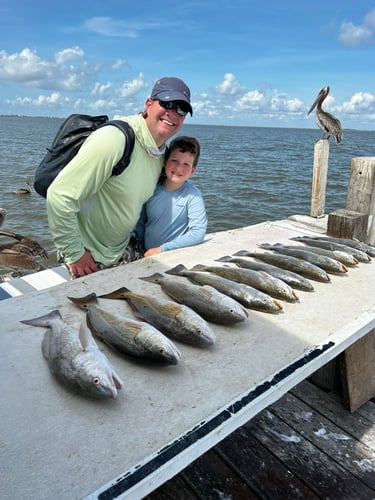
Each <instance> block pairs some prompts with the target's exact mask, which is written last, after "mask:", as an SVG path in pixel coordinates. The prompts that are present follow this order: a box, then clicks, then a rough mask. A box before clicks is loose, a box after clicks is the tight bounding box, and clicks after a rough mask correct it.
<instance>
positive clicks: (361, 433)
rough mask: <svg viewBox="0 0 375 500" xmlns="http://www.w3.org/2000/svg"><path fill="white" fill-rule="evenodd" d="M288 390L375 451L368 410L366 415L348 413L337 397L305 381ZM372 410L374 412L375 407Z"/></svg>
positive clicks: (372, 427) (373, 434)
mask: <svg viewBox="0 0 375 500" xmlns="http://www.w3.org/2000/svg"><path fill="white" fill-rule="evenodd" d="M290 392H291V394H293V395H294V396H295V397H297V398H299V399H300V400H302V401H303V402H304V403H306V404H308V405H309V406H310V407H311V408H313V409H314V410H315V411H317V412H319V413H320V414H321V415H323V416H324V417H326V418H327V419H329V420H330V421H331V422H334V423H335V424H336V425H337V426H339V427H341V428H342V429H343V430H344V431H345V432H348V433H349V434H351V435H352V436H354V437H355V438H356V439H358V441H361V442H362V443H363V444H365V445H367V446H369V447H370V448H372V449H373V450H374V453H375V427H374V422H373V421H371V420H369V419H368V418H367V416H368V415H370V413H371V412H370V411H368V412H367V413H368V415H367V416H366V415H361V414H359V412H356V413H350V412H349V411H348V410H347V409H346V408H344V406H343V403H342V401H341V400H340V399H339V398H334V397H333V395H332V394H327V393H325V392H323V391H321V390H319V389H318V387H316V386H315V385H314V384H310V383H309V382H307V381H304V382H301V383H300V384H298V385H297V386H296V387H294V389H292V390H291V391H290ZM370 404H372V403H370ZM372 410H373V413H375V407H373V408H372Z"/></svg>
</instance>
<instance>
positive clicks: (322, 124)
mask: <svg viewBox="0 0 375 500" xmlns="http://www.w3.org/2000/svg"><path fill="white" fill-rule="evenodd" d="M328 94H329V87H328V86H327V87H323V88H322V89H320V91H319V94H318V96H317V98H316V99H315V101H314V103H313V105H312V106H311V108H310V109H309V112H308V113H307V114H308V115H309V114H310V113H311V111H312V110H313V109H314V108H315V106H316V123H317V124H318V127H319V128H320V129H321V130H323V138H324V135H325V134H327V135H328V137H327V139H328V138H329V137H330V136H332V137H333V138H334V139H335V142H336V144H338V143H339V142H341V140H342V138H343V136H344V134H343V132H342V127H341V123H340V120H338V119H337V118H335V117H334V116H332V115H331V114H330V113H327V111H323V109H322V103H323V101H324V99H325V98H326V97H327V95H328Z"/></svg>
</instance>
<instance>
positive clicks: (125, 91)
mask: <svg viewBox="0 0 375 500" xmlns="http://www.w3.org/2000/svg"><path fill="white" fill-rule="evenodd" d="M148 87H149V85H148V84H147V83H145V81H144V74H143V73H139V75H138V77H137V78H134V80H131V81H130V82H124V83H123V84H122V86H121V88H120V90H119V94H120V96H121V97H125V98H129V97H132V96H134V95H135V94H137V93H138V92H139V91H140V90H143V89H146V88H148Z"/></svg>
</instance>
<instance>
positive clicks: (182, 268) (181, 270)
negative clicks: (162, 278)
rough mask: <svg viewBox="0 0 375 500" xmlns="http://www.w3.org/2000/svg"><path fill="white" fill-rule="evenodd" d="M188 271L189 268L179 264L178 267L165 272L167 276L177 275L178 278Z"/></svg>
mask: <svg viewBox="0 0 375 500" xmlns="http://www.w3.org/2000/svg"><path fill="white" fill-rule="evenodd" d="M185 271H187V268H186V267H185V266H184V265H183V264H178V265H177V266H176V267H173V268H172V269H169V270H168V271H165V273H166V274H175V275H177V276H184V272H185Z"/></svg>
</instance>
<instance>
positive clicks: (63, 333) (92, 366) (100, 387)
mask: <svg viewBox="0 0 375 500" xmlns="http://www.w3.org/2000/svg"><path fill="white" fill-rule="evenodd" d="M21 323H24V324H26V325H32V326H41V327H44V328H48V330H47V332H46V333H45V335H44V337H43V341H42V352H43V355H44V357H45V358H46V359H47V360H48V365H49V369H50V371H51V373H52V375H54V376H55V377H56V379H58V380H59V381H60V382H62V383H63V384H65V385H67V386H69V387H70V388H72V389H74V390H75V391H77V392H81V393H83V394H85V395H89V396H93V397H97V398H102V399H104V398H117V394H118V389H121V388H122V387H123V381H122V380H121V378H120V376H119V375H118V374H117V373H116V371H115V370H114V368H113V367H112V365H111V364H110V362H109V360H108V358H107V357H106V356H105V354H104V353H103V352H102V351H100V350H99V348H98V346H97V344H96V342H95V340H94V338H93V336H92V334H91V331H90V329H89V328H88V325H87V321H86V317H85V318H84V320H83V321H82V322H81V325H80V328H79V330H77V329H75V328H73V327H71V326H69V325H67V324H66V323H65V322H64V321H63V319H62V316H61V313H60V311H59V310H58V309H55V310H53V311H51V312H50V313H48V314H45V315H43V316H39V317H37V318H32V319H28V320H22V321H21Z"/></svg>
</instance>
